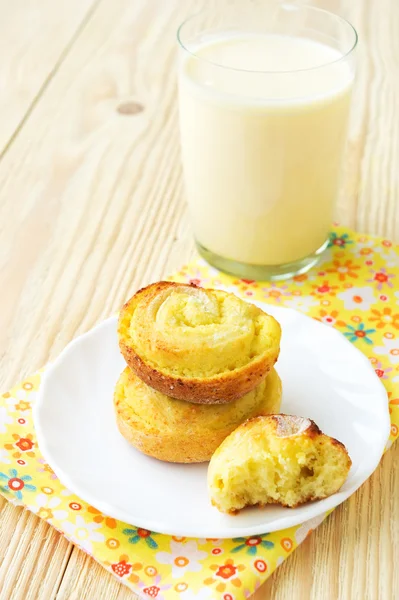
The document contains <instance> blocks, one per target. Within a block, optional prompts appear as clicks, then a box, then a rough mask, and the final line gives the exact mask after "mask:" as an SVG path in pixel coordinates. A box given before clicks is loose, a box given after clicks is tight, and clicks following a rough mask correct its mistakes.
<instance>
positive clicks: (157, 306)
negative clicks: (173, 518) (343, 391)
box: [114, 282, 281, 463]
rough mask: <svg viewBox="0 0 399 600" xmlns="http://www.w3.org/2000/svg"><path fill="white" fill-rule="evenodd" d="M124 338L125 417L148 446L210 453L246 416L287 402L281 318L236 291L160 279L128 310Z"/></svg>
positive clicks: (174, 455) (180, 458)
mask: <svg viewBox="0 0 399 600" xmlns="http://www.w3.org/2000/svg"><path fill="white" fill-rule="evenodd" d="M118 336H119V344H120V349H121V352H122V354H123V356H124V358H125V360H126V363H127V368H126V369H125V370H124V371H123V373H122V374H121V376H120V378H119V380H118V382H117V385H116V389H115V396H114V405H115V411H116V417H117V424H118V427H119V430H120V432H121V433H122V435H123V436H124V437H125V438H126V439H127V440H128V441H129V442H130V443H131V444H132V445H133V446H135V447H136V448H138V449H139V450H141V451H142V452H144V453H145V454H148V455H150V456H153V457H155V458H158V459H160V460H164V461H169V462H182V463H194V462H203V461H208V460H210V458H211V456H212V454H213V453H214V452H215V450H216V449H217V448H218V446H220V444H221V443H222V442H223V440H224V439H225V438H226V437H227V436H228V435H229V434H230V433H231V432H233V431H234V430H235V429H236V428H237V427H238V426H239V425H241V424H242V423H244V422H245V421H246V420H247V419H250V418H253V417H258V416H263V415H268V414H275V413H278V412H279V410H280V402H281V382H280V379H279V376H278V375H277V373H276V371H275V370H274V364H275V362H276V361H277V358H278V354H279V348H280V337H281V331H280V325H279V324H278V322H277V321H276V320H275V319H274V318H273V317H272V316H270V315H268V314H266V313H264V312H263V311H262V310H261V309H260V308H258V307H257V306H254V305H253V304H249V303H247V302H244V301H243V300H240V299H239V298H237V297H236V296H234V295H233V294H229V293H226V292H222V291H219V290H208V289H203V288H199V287H196V286H191V285H184V284H178V283H171V282H159V283H155V284H152V285H150V286H148V287H146V288H144V289H142V290H140V291H139V292H137V294H135V295H134V296H133V297H132V298H131V299H130V300H129V301H128V302H127V303H126V304H125V306H124V307H123V308H122V311H121V314H120V318H119V327H118Z"/></svg>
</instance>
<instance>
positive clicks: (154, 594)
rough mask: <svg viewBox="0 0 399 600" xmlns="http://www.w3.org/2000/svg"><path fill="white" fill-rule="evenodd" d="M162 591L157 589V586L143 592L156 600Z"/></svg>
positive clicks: (147, 588)
mask: <svg viewBox="0 0 399 600" xmlns="http://www.w3.org/2000/svg"><path fill="white" fill-rule="evenodd" d="M160 590H161V588H159V587H157V586H156V585H152V586H151V587H146V588H144V589H143V592H144V594H147V596H150V598H156V597H157V596H158V593H159V592H160Z"/></svg>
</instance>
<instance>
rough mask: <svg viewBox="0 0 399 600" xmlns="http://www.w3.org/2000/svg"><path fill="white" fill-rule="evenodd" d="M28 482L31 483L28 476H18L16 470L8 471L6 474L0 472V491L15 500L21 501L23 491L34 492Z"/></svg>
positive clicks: (33, 487)
mask: <svg viewBox="0 0 399 600" xmlns="http://www.w3.org/2000/svg"><path fill="white" fill-rule="evenodd" d="M29 481H32V477H31V476H30V475H18V471H17V470H16V469H9V470H8V474H6V473H1V472H0V491H2V492H5V493H11V494H14V495H15V497H16V498H17V500H22V497H23V493H24V492H25V491H28V492H35V491H36V487H35V486H34V485H32V484H31V483H28V482H29ZM22 490H24V492H22Z"/></svg>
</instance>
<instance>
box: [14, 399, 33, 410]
mask: <svg viewBox="0 0 399 600" xmlns="http://www.w3.org/2000/svg"><path fill="white" fill-rule="evenodd" d="M15 408H16V410H20V411H24V410H29V409H30V404H29V402H26V400H20V401H19V402H18V404H16V405H15Z"/></svg>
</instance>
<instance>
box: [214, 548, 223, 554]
mask: <svg viewBox="0 0 399 600" xmlns="http://www.w3.org/2000/svg"><path fill="white" fill-rule="evenodd" d="M221 553H222V549H221V548H214V549H213V550H212V554H221Z"/></svg>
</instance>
